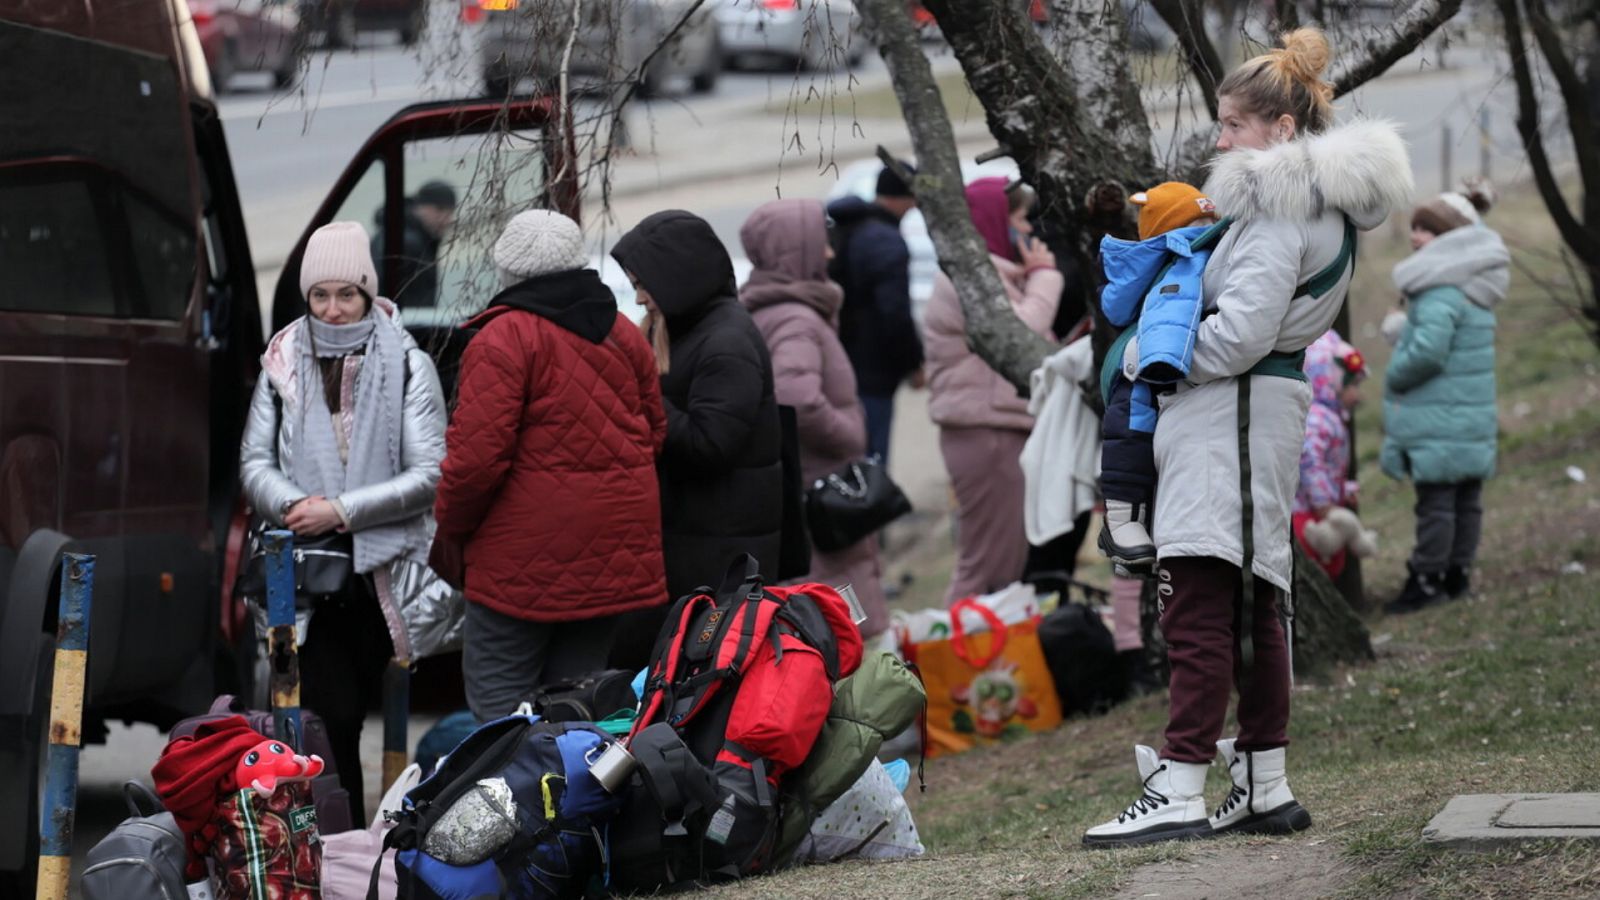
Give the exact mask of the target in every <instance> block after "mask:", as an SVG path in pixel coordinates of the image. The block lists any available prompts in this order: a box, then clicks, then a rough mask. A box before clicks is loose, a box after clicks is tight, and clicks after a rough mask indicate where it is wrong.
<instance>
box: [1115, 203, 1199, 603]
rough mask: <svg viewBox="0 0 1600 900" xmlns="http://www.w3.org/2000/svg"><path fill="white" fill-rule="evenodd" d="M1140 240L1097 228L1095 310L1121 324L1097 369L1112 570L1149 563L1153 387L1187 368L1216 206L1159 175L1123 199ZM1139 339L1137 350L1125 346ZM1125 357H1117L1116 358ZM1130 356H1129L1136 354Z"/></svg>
mask: <svg viewBox="0 0 1600 900" xmlns="http://www.w3.org/2000/svg"><path fill="white" fill-rule="evenodd" d="M1130 200H1131V202H1133V203H1134V204H1135V205H1136V206H1138V207H1140V209H1139V240H1138V241H1124V240H1120V239H1118V238H1114V237H1109V236H1108V237H1106V238H1104V239H1102V240H1101V242H1100V264H1101V268H1102V269H1103V270H1104V272H1105V277H1106V285H1105V287H1104V288H1103V289H1102V293H1101V295H1100V309H1101V311H1102V312H1103V313H1104V315H1105V317H1106V320H1107V321H1108V322H1110V323H1111V324H1112V325H1114V326H1116V327H1118V328H1122V329H1124V330H1123V332H1122V334H1121V335H1120V336H1119V337H1118V338H1117V340H1116V342H1115V343H1113V344H1112V345H1111V350H1110V352H1109V353H1108V354H1107V355H1106V362H1105V367H1104V368H1103V369H1102V371H1101V373H1100V387H1101V392H1102V395H1103V397H1104V400H1105V405H1106V412H1105V417H1104V418H1103V419H1102V420H1101V425H1100V436H1101V440H1102V443H1101V448H1100V493H1101V495H1102V496H1103V497H1104V498H1105V504H1106V518H1105V527H1104V528H1102V529H1101V531H1100V551H1101V552H1102V553H1104V554H1105V555H1106V556H1108V557H1110V559H1111V562H1112V564H1113V566H1114V567H1115V568H1116V570H1117V572H1118V574H1122V575H1141V574H1148V573H1149V571H1150V570H1151V569H1152V568H1153V567H1154V565H1155V562H1156V548H1155V542H1154V541H1153V540H1151V538H1150V527H1149V515H1150V509H1151V506H1152V505H1153V504H1154V502H1155V492H1156V461H1155V445H1154V439H1155V431H1156V402H1155V395H1156V394H1157V393H1160V392H1161V391H1162V390H1163V389H1166V388H1167V387H1169V386H1170V385H1173V384H1176V383H1177V382H1179V381H1181V380H1183V379H1184V378H1185V377H1187V376H1188V374H1189V365H1190V363H1191V362H1192V361H1193V359H1194V335H1195V328H1196V326H1198V325H1199V324H1200V317H1201V313H1202V310H1203V308H1204V306H1205V297H1204V291H1203V289H1202V286H1201V276H1202V275H1203V274H1204V272H1205V267H1206V261H1207V260H1208V259H1210V258H1211V249H1212V248H1213V247H1214V246H1215V244H1216V237H1217V235H1215V234H1208V232H1211V231H1212V230H1213V226H1214V225H1215V222H1216V207H1215V206H1214V205H1213V204H1212V202H1211V201H1210V200H1209V199H1208V198H1207V197H1206V196H1205V195H1204V194H1202V193H1200V192H1199V191H1198V190H1196V189H1194V188H1193V187H1191V186H1189V185H1187V184H1181V183H1178V182H1167V183H1166V184H1162V185H1158V186H1156V187H1153V188H1151V189H1150V190H1148V191H1145V192H1144V193H1140V194H1135V195H1133V197H1131V198H1130ZM1134 340H1137V341H1138V346H1137V352H1136V354H1133V353H1129V352H1127V350H1128V344H1129V342H1130V341H1134ZM1125 356H1126V357H1129V359H1127V360H1125V359H1124V357H1125ZM1135 360H1136V361H1135Z"/></svg>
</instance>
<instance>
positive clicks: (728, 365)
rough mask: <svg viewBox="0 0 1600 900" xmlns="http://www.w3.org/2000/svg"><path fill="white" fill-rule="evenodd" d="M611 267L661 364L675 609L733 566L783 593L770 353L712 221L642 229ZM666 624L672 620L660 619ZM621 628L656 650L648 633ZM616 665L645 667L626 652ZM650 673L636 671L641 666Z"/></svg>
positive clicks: (660, 465)
mask: <svg viewBox="0 0 1600 900" xmlns="http://www.w3.org/2000/svg"><path fill="white" fill-rule="evenodd" d="M611 256H612V258H614V259H615V260H616V261H617V262H618V263H619V264H620V265H621V266H622V268H623V269H624V270H625V271H626V272H627V273H628V277H629V278H630V279H631V280H632V281H633V283H634V286H635V287H636V288H637V289H638V290H639V302H641V303H643V304H645V306H646V307H648V308H649V309H650V311H651V314H650V317H649V319H648V320H647V322H646V323H645V328H646V330H647V332H648V331H649V330H650V329H652V328H654V329H661V328H665V329H666V334H665V338H666V339H665V342H663V341H662V340H661V339H660V337H661V336H660V335H659V333H658V334H656V335H653V336H652V344H654V345H655V346H656V347H657V359H658V363H662V364H664V365H663V367H662V368H663V371H662V375H661V397H662V403H663V404H664V405H665V406H666V412H667V442H666V446H665V448H664V449H663V450H662V451H661V457H660V459H659V460H658V461H657V466H656V468H657V472H658V475H659V479H660V483H661V520H662V522H661V525H662V529H661V530H662V544H663V549H664V550H665V555H666V567H667V590H668V592H669V594H670V595H671V596H672V598H673V599H676V598H678V597H680V596H682V595H684V594H686V593H689V592H690V591H692V590H694V589H695V588H696V587H698V586H700V585H711V586H713V587H714V586H716V584H717V582H718V581H719V580H720V579H721V578H722V575H723V572H725V571H726V570H727V568H728V564H729V563H730V562H731V561H732V560H733V559H734V558H735V557H737V556H738V555H739V554H741V553H750V554H753V555H754V556H755V557H756V559H757V560H759V561H760V563H761V572H762V574H763V575H765V576H766V577H767V579H768V581H773V582H775V581H777V580H778V579H777V572H778V554H779V547H780V540H781V532H782V525H783V466H782V445H783V434H782V425H781V424H780V420H779V418H778V404H777V400H776V399H775V398H774V395H773V381H772V360H771V358H770V357H769V356H768V355H767V345H766V342H765V341H764V340H763V339H762V337H761V332H760V331H759V330H757V329H756V326H755V323H754V322H753V321H751V319H750V314H749V313H748V312H746V311H745V308H744V307H743V306H742V305H740V303H739V301H738V290H737V286H736V284H735V279H734V275H733V262H732V260H730V259H729V258H728V251H727V249H726V248H724V247H723V246H722V242H721V241H719V240H718V239H717V236H716V234H715V232H713V231H712V230H711V226H710V225H708V224H707V223H706V221H705V220H704V219H701V218H700V217H699V216H696V215H694V214H693V213H689V212H684V211H683V210H666V211H664V212H658V213H655V214H654V215H651V216H649V217H647V218H645V219H644V220H643V221H642V222H640V223H639V224H638V226H636V227H635V228H634V229H633V230H632V231H630V232H628V233H627V234H625V235H623V236H622V239H621V240H619V241H617V245H616V247H615V248H614V249H613V250H612V251H611ZM653 612H655V614H656V616H655V621H656V622H658V623H659V621H660V620H661V617H662V616H663V615H664V612H663V611H661V610H655V611H653ZM630 625H631V626H637V627H629V628H627V629H623V628H619V629H618V631H619V643H632V641H630V640H629V637H628V636H624V635H626V633H627V632H630V631H631V632H639V631H642V632H644V633H643V634H637V635H633V636H632V637H636V638H638V639H642V640H649V641H653V640H654V638H655V630H654V629H651V628H649V627H647V623H644V622H642V621H640V622H637V623H630ZM619 651H620V652H614V653H613V655H612V661H613V663H614V664H617V665H623V664H624V663H631V662H633V661H634V660H633V659H629V658H628V657H630V656H631V657H634V658H637V656H638V655H639V654H638V651H637V650H632V651H631V652H630V651H629V650H628V649H626V648H621V647H619ZM643 664H644V661H643V660H640V661H639V665H643Z"/></svg>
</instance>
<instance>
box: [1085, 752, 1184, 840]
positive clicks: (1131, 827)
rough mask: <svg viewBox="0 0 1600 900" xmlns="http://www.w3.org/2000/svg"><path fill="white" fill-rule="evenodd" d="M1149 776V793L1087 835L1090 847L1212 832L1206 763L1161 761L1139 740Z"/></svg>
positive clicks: (1142, 769) (1143, 774) (1142, 772)
mask: <svg viewBox="0 0 1600 900" xmlns="http://www.w3.org/2000/svg"><path fill="white" fill-rule="evenodd" d="M1133 754H1134V758H1135V760H1136V761H1137V762H1138V764H1139V777H1140V778H1141V779H1143V780H1144V796H1142V797H1140V798H1139V799H1138V800H1135V801H1134V802H1133V805H1132V806H1130V807H1128V808H1127V809H1125V810H1123V811H1122V812H1121V813H1118V814H1117V817H1116V818H1115V819H1112V820H1111V821H1109V822H1106V823H1105V824H1103V825H1096V826H1095V827H1093V828H1091V829H1089V830H1088V831H1086V832H1084V833H1083V845H1084V846H1085V847H1127V846H1132V845H1134V844H1153V843H1156V842H1157V841H1181V840H1189V839H1191V838H1199V837H1206V836H1208V835H1210V834H1211V823H1210V822H1209V821H1207V820H1206V801H1205V787H1206V769H1207V768H1209V766H1207V765H1206V764H1204V763H1184V762H1175V761H1173V760H1170V759H1162V758H1160V757H1159V756H1157V755H1156V751H1155V750H1153V749H1151V748H1149V747H1146V746H1144V745H1143V744H1140V745H1138V746H1135V747H1134V748H1133Z"/></svg>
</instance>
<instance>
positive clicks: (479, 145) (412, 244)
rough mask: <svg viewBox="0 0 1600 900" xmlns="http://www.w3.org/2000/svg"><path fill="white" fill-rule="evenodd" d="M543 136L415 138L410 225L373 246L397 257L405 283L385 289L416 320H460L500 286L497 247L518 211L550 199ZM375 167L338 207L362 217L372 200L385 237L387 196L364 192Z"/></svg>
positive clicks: (407, 165)
mask: <svg viewBox="0 0 1600 900" xmlns="http://www.w3.org/2000/svg"><path fill="white" fill-rule="evenodd" d="M543 142H544V135H543V134H542V133H540V132H494V133H490V134H487V135H463V136H457V137H448V138H426V139H419V140H412V141H407V142H406V144H405V149H404V156H403V163H402V164H403V167H404V168H403V172H404V177H403V179H402V181H403V184H404V189H405V211H404V214H403V217H402V231H401V234H399V235H397V236H394V238H393V239H392V240H390V241H388V242H387V243H385V242H383V241H381V240H378V241H374V243H375V244H377V245H379V246H386V247H387V253H388V254H390V255H391V256H393V257H395V259H396V260H398V263H399V265H398V266H397V267H396V268H397V271H398V276H397V283H396V284H393V285H387V284H386V285H382V288H383V292H384V295H385V296H388V297H392V298H394V299H395V300H396V302H397V303H399V305H400V309H401V310H402V312H403V314H404V318H405V322H406V324H407V325H447V326H448V325H454V324H457V323H459V322H461V321H463V320H465V319H467V318H470V317H471V316H473V315H476V314H477V313H479V312H481V311H482V310H483V308H484V307H485V306H487V305H488V303H489V299H490V298H491V297H493V296H494V295H495V294H496V293H498V292H499V290H500V284H499V280H498V278H497V276H496V275H495V270H494V265H493V263H492V262H491V261H490V258H489V252H490V249H491V248H492V247H493V246H494V242H495V239H496V238H498V237H499V236H500V229H501V228H503V227H504V226H505V223H506V221H507V220H509V219H510V218H511V217H512V216H514V215H516V214H517V213H519V212H522V211H523V210H525V209H531V208H533V207H536V206H544V205H546V204H547V199H546V197H545V187H546V185H545V157H544V149H543V148H544V143H543ZM374 168H377V167H376V166H375V167H374ZM371 174H372V173H371V172H370V171H369V172H368V175H367V176H365V177H363V178H362V180H361V185H359V186H358V187H357V189H356V190H355V191H354V192H352V194H351V196H350V199H349V200H348V201H346V203H345V207H344V208H341V210H340V213H339V214H340V216H341V217H348V218H353V219H356V220H357V221H362V218H361V213H362V212H364V211H365V209H364V207H363V202H365V203H367V204H371V211H370V212H369V213H368V214H367V220H368V221H371V222H373V223H374V226H375V227H376V228H377V229H378V231H377V233H378V234H380V235H381V234H382V232H383V219H384V216H383V196H382V193H381V192H377V191H364V190H363V187H364V186H365V185H366V184H367V180H368V177H370V176H371ZM363 198H370V199H363ZM375 255H376V254H375Z"/></svg>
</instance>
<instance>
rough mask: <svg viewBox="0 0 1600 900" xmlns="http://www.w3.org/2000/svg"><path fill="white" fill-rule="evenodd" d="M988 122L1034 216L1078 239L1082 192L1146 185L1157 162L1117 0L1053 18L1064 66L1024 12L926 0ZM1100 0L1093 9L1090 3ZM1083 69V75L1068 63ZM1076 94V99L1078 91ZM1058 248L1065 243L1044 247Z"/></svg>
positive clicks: (985, 1) (1081, 5)
mask: <svg viewBox="0 0 1600 900" xmlns="http://www.w3.org/2000/svg"><path fill="white" fill-rule="evenodd" d="M924 5H925V6H926V7H927V9H928V11H929V12H931V13H932V14H933V16H934V18H935V19H937V20H938V22H939V27H940V28H941V29H942V30H943V31H944V36H945V39H946V40H948V41H949V42H950V47H951V49H952V50H953V51H954V52H955V54H956V58H957V59H958V60H959V61H960V62H961V68H962V70H963V71H964V72H965V73H966V76H967V82H968V83H969V84H970V85H971V86H972V90H973V92H974V93H975V94H977V96H978V99H979V101H980V102H981V103H982V104H983V108H984V111H985V112H986V114H987V116H988V122H989V131H990V133H992V134H993V135H994V137H995V139H996V140H998V141H999V142H1000V144H1001V146H1003V147H1004V148H1005V149H1006V150H1007V151H1008V153H1009V154H1010V155H1011V157H1012V158H1013V159H1015V160H1016V161H1017V165H1018V167H1019V168H1021V170H1022V174H1023V177H1024V178H1026V179H1027V181H1028V183H1029V184H1031V185H1033V187H1034V189H1035V190H1037V191H1038V193H1039V200H1040V215H1041V217H1042V218H1043V219H1044V220H1045V221H1046V223H1047V224H1048V225H1049V226H1050V229H1051V230H1052V231H1054V232H1055V233H1057V234H1060V235H1067V236H1069V239H1070V240H1072V241H1074V242H1076V243H1077V245H1078V246H1077V247H1076V248H1074V249H1076V251H1077V253H1079V254H1080V255H1081V254H1084V250H1085V248H1084V247H1083V246H1082V235H1083V221H1084V216H1085V210H1084V202H1083V201H1084V198H1085V197H1086V196H1087V195H1088V193H1089V190H1090V189H1091V188H1093V187H1094V186H1096V185H1098V184H1100V183H1102V182H1107V181H1111V182H1116V183H1118V184H1122V185H1137V186H1139V187H1145V186H1148V185H1150V184H1154V183H1155V182H1154V181H1153V180H1152V179H1154V178H1156V177H1157V175H1158V170H1157V168H1156V165H1155V158H1154V156H1153V154H1152V153H1151V149H1150V139H1149V125H1148V123H1147V121H1146V117H1145V114H1144V109H1143V105H1142V104H1141V103H1139V101H1138V91H1139V89H1138V82H1137V81H1136V80H1135V79H1134V77H1133V68H1132V64H1131V59H1130V58H1129V56H1128V54H1127V53H1126V52H1121V53H1118V52H1117V48H1119V47H1123V46H1125V43H1126V42H1125V39H1123V38H1122V37H1120V36H1119V35H1118V34H1108V33H1107V32H1116V31H1117V29H1116V27H1115V25H1116V22H1117V21H1119V20H1120V12H1118V13H1114V14H1107V12H1106V11H1107V10H1108V9H1117V5H1116V4H1114V3H1113V4H1106V5H1100V2H1099V0H1074V2H1069V3H1068V4H1067V5H1066V6H1065V7H1064V9H1065V13H1064V14H1063V15H1062V16H1061V18H1060V20H1059V21H1058V22H1057V26H1056V27H1057V29H1058V31H1057V34H1058V35H1059V36H1060V41H1061V44H1062V46H1063V47H1064V48H1065V49H1064V51H1063V52H1064V54H1065V55H1066V56H1067V57H1068V58H1072V59H1075V60H1076V61H1074V62H1073V63H1072V65H1071V69H1070V70H1069V68H1066V67H1063V66H1062V65H1061V64H1059V63H1057V62H1056V60H1055V59H1054V58H1053V57H1052V56H1051V54H1050V52H1049V50H1048V48H1046V47H1045V45H1044V41H1043V40H1042V39H1041V38H1040V37H1039V34H1038V32H1037V31H1036V30H1035V28H1034V26H1033V23H1032V22H1031V21H1030V20H1029V19H1028V17H1027V16H1026V15H1024V14H1022V13H1020V12H1018V11H1016V10H1014V9H1012V8H1010V7H1008V6H1003V5H999V4H994V3H991V2H990V0H928V2H927V3H925V4H924ZM1096 7H1098V8H1096ZM1080 68H1081V69H1082V71H1083V74H1084V75H1085V77H1087V78H1088V79H1091V80H1089V81H1080V80H1079V79H1078V78H1075V77H1074V72H1075V71H1077V70H1079V69H1080ZM1080 97H1082V98H1084V99H1083V100H1080V99H1079V98H1080ZM1052 249H1054V250H1055V251H1056V252H1057V253H1060V252H1062V249H1063V248H1057V247H1052Z"/></svg>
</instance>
